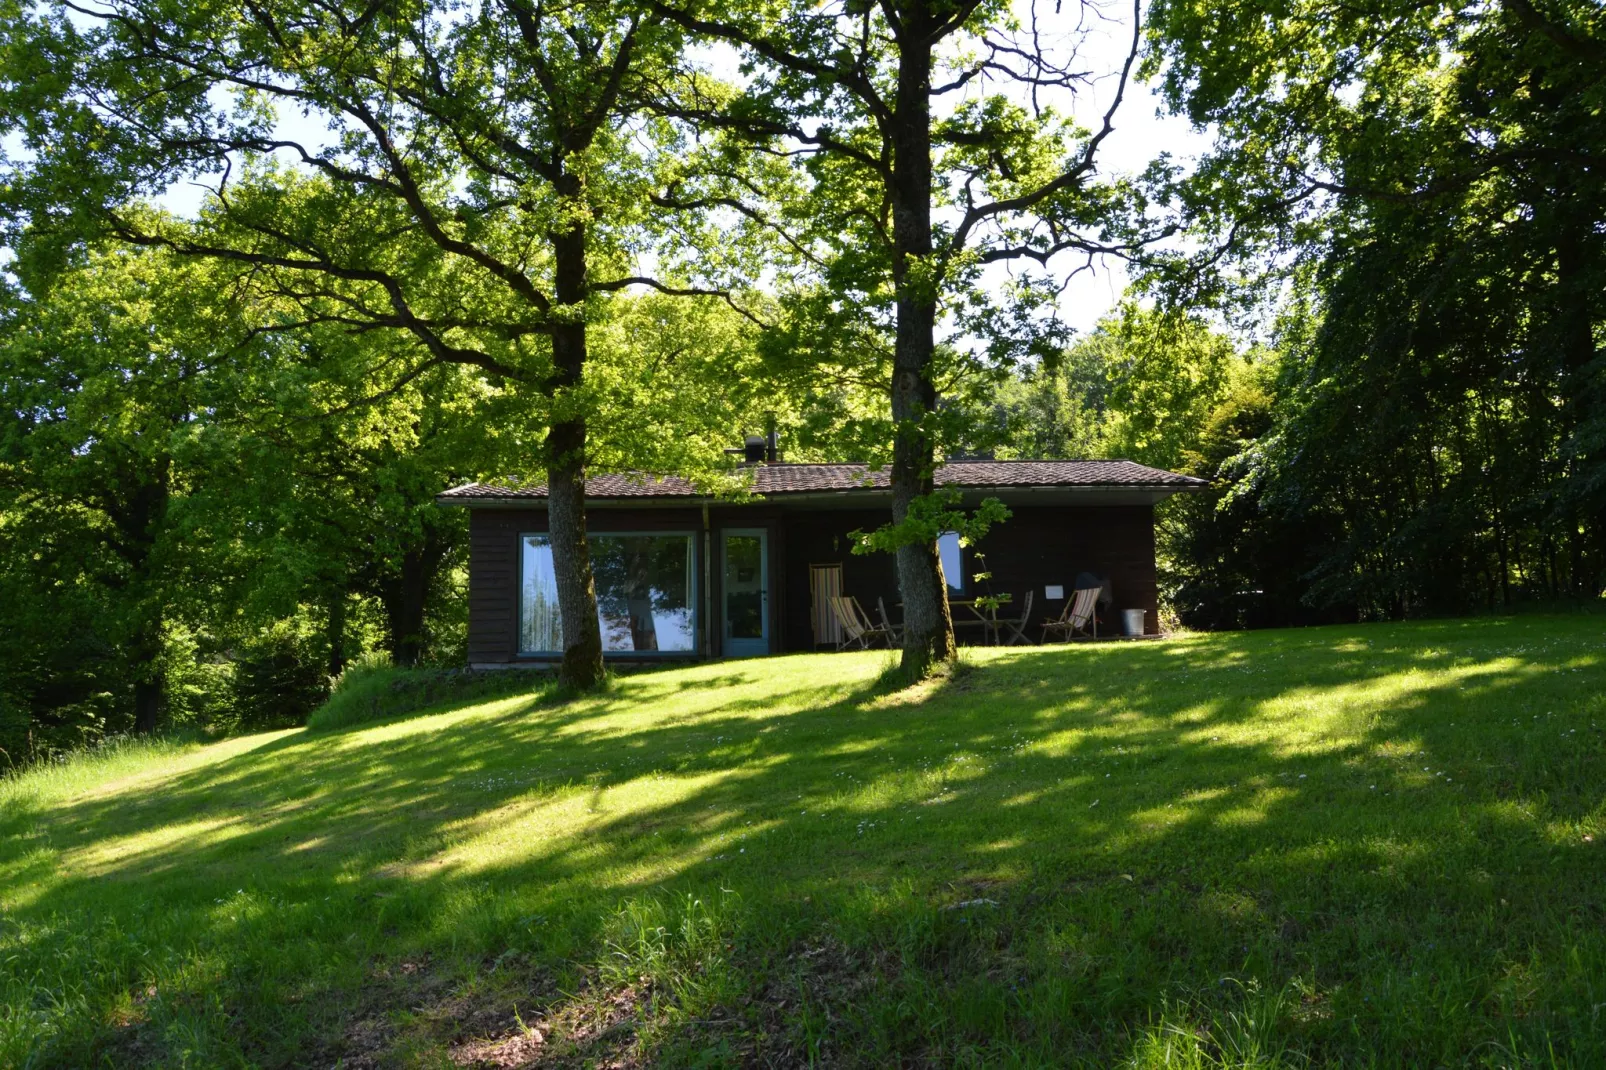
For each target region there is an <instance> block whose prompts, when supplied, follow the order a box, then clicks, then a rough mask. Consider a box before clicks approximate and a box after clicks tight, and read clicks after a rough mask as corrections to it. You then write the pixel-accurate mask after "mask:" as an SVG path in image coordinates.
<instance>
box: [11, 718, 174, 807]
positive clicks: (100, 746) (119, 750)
mask: <svg viewBox="0 0 1606 1070" xmlns="http://www.w3.org/2000/svg"><path fill="white" fill-rule="evenodd" d="M201 746H202V741H201V738H200V737H199V736H198V735H175V736H156V737H148V738H140V737H138V736H108V737H106V738H105V739H103V740H101V741H99V742H98V743H96V744H94V745H93V746H90V747H85V748H83V749H81V750H75V751H66V752H64V753H62V754H59V755H55V756H53V757H50V758H46V759H43V760H41V761H38V762H35V763H34V764H32V765H29V766H26V767H24V768H21V769H16V770H13V771H11V772H8V773H6V774H4V775H0V814H4V813H6V812H7V811H8V810H10V809H11V808H13V807H16V806H19V805H24V804H27V803H40V802H46V801H50V800H55V799H65V798H69V797H70V796H73V795H76V794H78V793H79V792H81V791H86V790H88V789H90V788H93V787H97V786H99V785H102V784H105V783H106V782H107V781H110V780H116V779H118V778H119V777H121V776H124V775H126V774H130V773H136V772H140V771H142V770H144V769H146V768H148V767H149V766H150V765H151V764H152V763H153V762H156V761H157V760H159V759H163V758H171V757H175V756H177V755H180V754H185V753H188V752H190V751H195V750H199V749H200V748H201Z"/></svg>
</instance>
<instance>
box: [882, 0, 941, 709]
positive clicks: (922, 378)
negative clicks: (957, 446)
mask: <svg viewBox="0 0 1606 1070" xmlns="http://www.w3.org/2000/svg"><path fill="white" fill-rule="evenodd" d="M911 7H912V8H914V7H916V5H911ZM928 24H929V14H928V13H927V12H926V11H924V9H923V5H921V6H919V7H918V9H916V10H907V11H906V15H905V22H904V27H903V33H902V35H901V39H900V42H899V43H900V49H899V56H898V90H897V101H896V114H895V116H894V118H893V157H892V189H891V194H892V198H891V199H892V240H893V269H892V270H893V279H894V281H895V282H896V283H897V287H898V328H897V336H896V341H895V343H894V348H893V370H892V418H893V420H894V422H895V425H896V426H895V429H894V432H893V436H894V437H893V442H892V475H891V482H892V520H893V523H894V524H902V523H903V522H904V521H905V520H906V519H907V518H908V516H909V510H910V507H911V505H913V503H914V501H915V499H916V498H918V497H920V496H922V495H927V494H930V493H931V492H932V490H933V483H932V473H933V468H934V464H935V460H936V458H935V455H934V452H933V449H932V442H931V437H930V435H929V434H927V433H926V432H925V431H924V430H922V429H921V427H920V421H921V419H922V418H923V417H924V416H925V415H926V414H927V413H929V412H931V411H932V409H934V408H935V407H936V403H937V391H936V387H935V385H934V384H933V383H932V381H931V361H932V356H933V353H934V351H935V337H936V324H937V295H936V286H935V284H934V282H933V281H932V280H931V279H930V278H928V277H927V274H926V271H925V270H924V268H926V267H927V266H928V265H929V263H930V256H931V249H932V240H931V193H932V189H931V43H930V39H929V31H928ZM897 560H898V590H899V592H900V593H901V594H902V595H903V614H904V618H903V619H904V632H903V672H904V675H905V676H906V677H907V678H909V679H910V680H917V679H920V678H922V677H924V676H926V675H927V674H929V673H930V672H931V670H932V669H933V668H934V667H935V666H937V665H939V664H941V663H943V662H948V661H951V660H953V657H954V629H953V620H952V618H951V617H950V616H949V613H948V587H947V584H946V582H945V581H944V579H943V574H942V559H941V558H940V557H939V556H938V553H937V544H936V541H935V540H930V541H922V542H920V543H913V544H906V545H903V546H900V547H899V548H898V552H897Z"/></svg>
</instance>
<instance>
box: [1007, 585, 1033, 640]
mask: <svg viewBox="0 0 1606 1070" xmlns="http://www.w3.org/2000/svg"><path fill="white" fill-rule="evenodd" d="M1035 593H1036V592H1035V591H1027V592H1026V599H1025V601H1023V602H1022V603H1021V607H1020V616H1018V617H1008V618H1005V619H1004V620H1001V621H999V622H998V641H999V645H1000V646H1014V645H1015V644H1016V643H1020V644H1021V645H1022V646H1031V645H1032V641H1031V640H1030V639H1028V638H1027V637H1026V629H1027V628H1029V627H1031V625H1032V595H1033V594H1035Z"/></svg>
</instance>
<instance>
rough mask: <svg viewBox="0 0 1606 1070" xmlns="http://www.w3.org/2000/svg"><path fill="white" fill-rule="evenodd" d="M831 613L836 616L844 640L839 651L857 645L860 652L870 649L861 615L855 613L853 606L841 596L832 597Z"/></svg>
mask: <svg viewBox="0 0 1606 1070" xmlns="http://www.w3.org/2000/svg"><path fill="white" fill-rule="evenodd" d="M831 612H832V613H833V614H835V616H836V622H837V625H838V626H839V627H840V628H841V629H842V639H841V641H839V642H838V643H837V645H836V648H837V649H838V650H846V649H847V648H848V647H850V646H854V645H855V644H857V646H858V648H859V649H860V650H867V649H869V647H870V642H869V640H868V639H867V638H866V637H865V628H864V625H863V624H862V623H860V621H859V615H858V614H857V613H855V612H854V611H853V605H852V603H850V602H849V601H848V600H847V599H846V598H843V597H842V596H841V595H832V596H831Z"/></svg>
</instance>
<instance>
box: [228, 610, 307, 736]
mask: <svg viewBox="0 0 1606 1070" xmlns="http://www.w3.org/2000/svg"><path fill="white" fill-rule="evenodd" d="M240 653H241V657H240V660H239V662H238V664H237V665H236V666H235V670H234V708H235V711H236V713H237V714H238V716H239V719H240V722H239V723H240V726H241V727H242V728H247V729H258V728H284V727H288V726H290V725H297V724H302V723H304V722H305V721H306V719H307V717H308V716H309V715H310V714H311V713H312V711H313V710H315V709H317V708H318V705H319V704H320V703H321V702H323V700H324V698H325V697H326V696H327V695H328V694H329V677H328V675H327V674H326V673H325V672H324V659H325V654H324V649H323V644H322V642H321V641H320V639H319V637H318V636H317V635H316V634H315V633H314V632H312V631H311V629H310V628H309V627H307V626H306V625H305V622H301V624H300V625H298V623H297V622H295V621H280V622H278V623H277V624H274V625H272V626H271V627H269V628H267V629H265V630H264V631H262V632H261V633H260V634H258V635H257V636H255V637H254V638H252V639H251V640H250V642H249V643H248V644H246V645H245V647H244V648H243V649H242V650H241V652H240Z"/></svg>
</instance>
